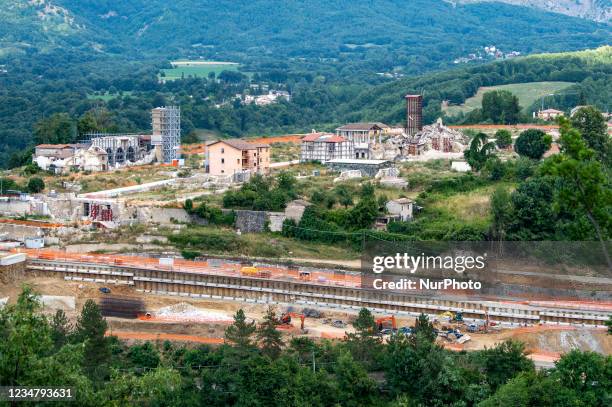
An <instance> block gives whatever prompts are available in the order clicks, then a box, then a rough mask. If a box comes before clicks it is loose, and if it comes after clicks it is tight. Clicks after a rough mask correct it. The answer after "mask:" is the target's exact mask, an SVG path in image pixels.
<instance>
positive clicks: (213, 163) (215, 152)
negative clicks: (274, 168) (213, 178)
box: [206, 139, 270, 175]
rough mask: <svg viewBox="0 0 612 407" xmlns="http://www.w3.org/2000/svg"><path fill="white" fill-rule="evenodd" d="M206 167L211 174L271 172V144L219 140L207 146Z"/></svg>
mask: <svg viewBox="0 0 612 407" xmlns="http://www.w3.org/2000/svg"><path fill="white" fill-rule="evenodd" d="M206 157H207V158H206V169H207V172H208V173H209V174H211V175H234V174H236V173H240V172H244V171H251V172H253V173H258V174H268V173H269V172H270V146H269V145H268V144H263V143H250V142H248V141H244V140H240V139H229V140H217V141H215V142H213V143H211V144H209V145H208V146H207V152H206Z"/></svg>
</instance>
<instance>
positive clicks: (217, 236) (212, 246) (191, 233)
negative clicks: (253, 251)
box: [168, 229, 241, 252]
mask: <svg viewBox="0 0 612 407" xmlns="http://www.w3.org/2000/svg"><path fill="white" fill-rule="evenodd" d="M168 240H169V241H170V242H171V243H173V244H175V245H177V246H178V247H182V248H196V249H200V250H212V251H221V252H232V251H234V250H238V249H240V247H241V245H240V239H239V238H238V236H236V235H235V234H234V233H233V232H232V231H225V230H193V229H190V230H188V231H183V232H181V233H180V234H178V235H170V236H168Z"/></svg>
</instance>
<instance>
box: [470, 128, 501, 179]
mask: <svg viewBox="0 0 612 407" xmlns="http://www.w3.org/2000/svg"><path fill="white" fill-rule="evenodd" d="M494 149H495V144H493V143H491V142H489V141H488V137H487V135H486V134H484V133H478V134H477V135H475V136H474V138H473V139H472V141H471V142H470V148H468V149H467V150H465V151H464V152H463V156H464V157H465V159H466V161H467V162H468V164H470V166H471V167H472V168H473V169H474V170H476V171H480V169H481V168H482V167H483V166H484V165H485V163H486V162H487V160H488V159H489V157H490V156H491V154H492V151H493V150H494Z"/></svg>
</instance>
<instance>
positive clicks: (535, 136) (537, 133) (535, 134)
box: [514, 129, 552, 160]
mask: <svg viewBox="0 0 612 407" xmlns="http://www.w3.org/2000/svg"><path fill="white" fill-rule="evenodd" d="M551 143H552V137H551V136H549V135H548V134H546V133H544V132H543V131H542V130H537V129H529V130H525V131H524V132H522V133H521V135H520V136H519V137H518V139H516V143H515V144H514V150H515V151H516V152H517V153H518V154H519V155H521V156H523V157H527V158H531V159H534V160H539V159H540V158H542V156H543V155H544V153H545V152H546V151H548V149H549V148H550V145H551Z"/></svg>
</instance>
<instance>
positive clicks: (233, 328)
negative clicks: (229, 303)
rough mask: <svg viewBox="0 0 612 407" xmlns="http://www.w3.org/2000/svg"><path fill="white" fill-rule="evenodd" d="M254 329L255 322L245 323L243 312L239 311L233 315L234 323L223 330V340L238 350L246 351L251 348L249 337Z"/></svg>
mask: <svg viewBox="0 0 612 407" xmlns="http://www.w3.org/2000/svg"><path fill="white" fill-rule="evenodd" d="M256 329H257V328H256V326H255V322H251V323H248V322H246V316H245V315H244V311H243V310H242V309H239V310H238V311H237V312H236V315H234V323H233V324H232V325H230V326H228V327H227V329H226V330H225V339H227V340H228V341H229V342H232V343H233V344H234V345H235V346H236V347H237V348H239V349H248V348H250V347H252V346H253V343H252V342H251V336H253V334H254V333H255V330H256Z"/></svg>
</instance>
